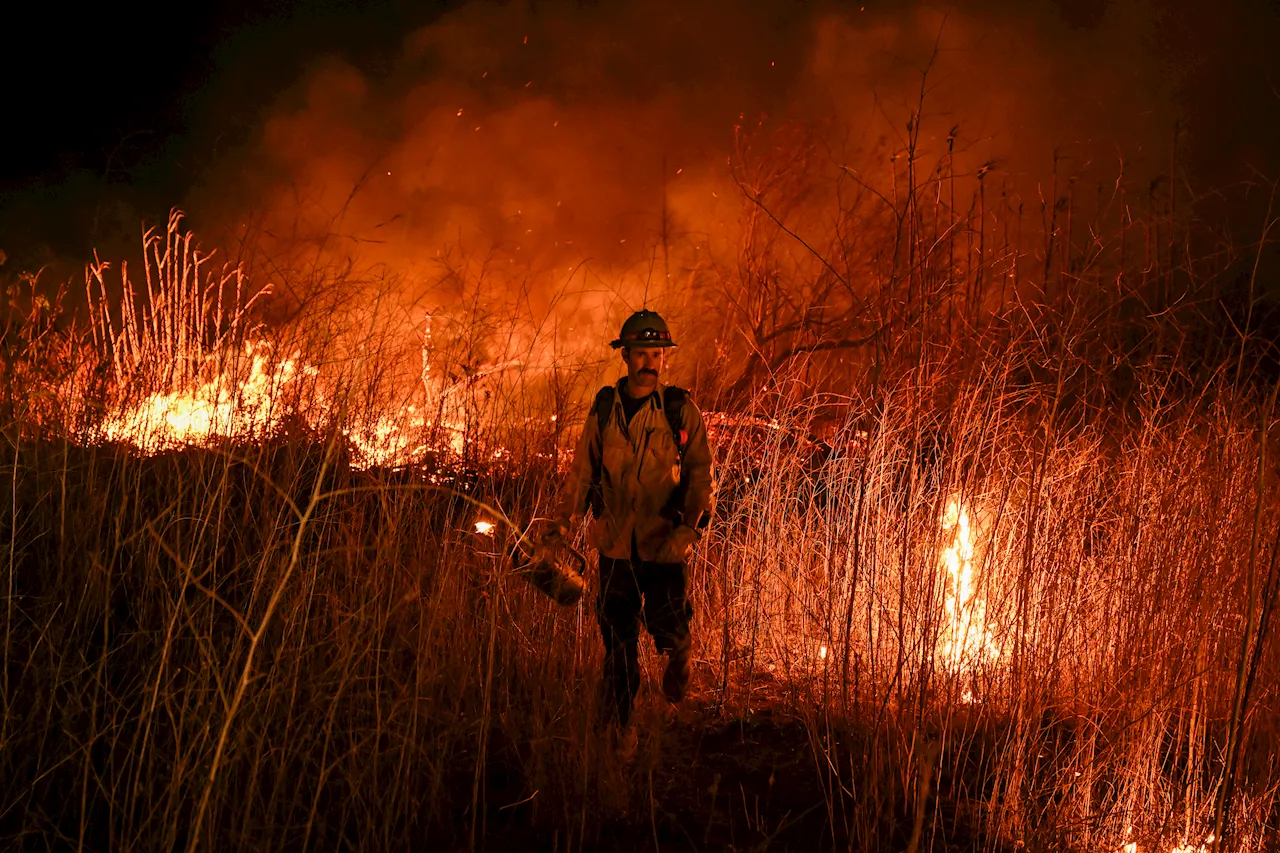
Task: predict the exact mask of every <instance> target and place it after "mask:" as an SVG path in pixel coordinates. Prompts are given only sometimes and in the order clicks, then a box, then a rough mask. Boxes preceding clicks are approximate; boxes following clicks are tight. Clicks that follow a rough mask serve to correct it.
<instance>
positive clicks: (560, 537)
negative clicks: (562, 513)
mask: <svg viewBox="0 0 1280 853" xmlns="http://www.w3.org/2000/svg"><path fill="white" fill-rule="evenodd" d="M568 536H569V525H568V524H567V523H566V522H565V521H564V520H563V519H559V518H553V519H548V520H547V523H546V528H545V529H544V530H543V531H542V536H540V537H539V539H538V541H539V543H540V544H542V545H546V546H552V545H560V544H562V543H563V542H564V541H565V539H567V538H568Z"/></svg>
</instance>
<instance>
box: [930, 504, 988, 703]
mask: <svg viewBox="0 0 1280 853" xmlns="http://www.w3.org/2000/svg"><path fill="white" fill-rule="evenodd" d="M942 528H943V541H944V542H946V543H947V545H946V546H945V547H944V548H943V550H942V565H943V568H944V569H945V570H946V573H947V577H946V593H945V598H944V600H943V623H942V628H941V630H940V631H939V636H938V654H939V657H940V659H941V660H942V661H943V662H944V663H945V664H946V665H947V666H948V668H949V669H950V670H951V671H953V672H955V673H956V674H964V673H968V672H971V671H972V670H973V669H974V668H975V667H977V666H979V665H980V664H983V663H991V662H994V661H996V660H998V659H999V657H1000V646H999V645H998V644H997V643H996V639H995V635H996V634H997V633H998V631H999V626H998V625H996V624H995V623H994V622H990V621H988V619H987V603H986V601H985V599H983V598H982V597H980V596H979V595H978V591H977V589H976V587H975V584H974V578H973V555H974V542H973V527H972V525H971V524H970V521H969V511H968V509H967V508H965V507H964V506H963V505H961V503H960V502H959V501H956V500H953V501H950V502H949V503H948V504H947V511H946V513H945V514H944V515H943V518H942ZM965 697H966V701H969V702H975V701H977V697H976V696H974V695H973V693H972V692H970V691H968V690H966V691H965Z"/></svg>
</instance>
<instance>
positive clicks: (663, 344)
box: [609, 338, 677, 349]
mask: <svg viewBox="0 0 1280 853" xmlns="http://www.w3.org/2000/svg"><path fill="white" fill-rule="evenodd" d="M609 346H611V347H613V348H614V349H622V348H623V347H656V348H658V349H670V348H671V347H674V346H677V344H676V342H675V341H624V340H623V339H622V338H618V339H617V340H615V341H613V342H612V343H610V344H609Z"/></svg>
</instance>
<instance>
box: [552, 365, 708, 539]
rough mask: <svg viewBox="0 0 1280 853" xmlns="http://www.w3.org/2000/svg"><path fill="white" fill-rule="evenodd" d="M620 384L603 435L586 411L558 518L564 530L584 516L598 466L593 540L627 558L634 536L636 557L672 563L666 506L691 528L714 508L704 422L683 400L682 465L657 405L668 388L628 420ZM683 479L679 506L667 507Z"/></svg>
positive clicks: (658, 391) (690, 402)
mask: <svg viewBox="0 0 1280 853" xmlns="http://www.w3.org/2000/svg"><path fill="white" fill-rule="evenodd" d="M625 383H626V378H625V377H624V378H623V379H621V380H619V381H618V384H617V386H616V387H615V390H614V395H613V397H614V399H613V416H612V417H610V418H609V420H608V424H607V425H606V427H605V429H604V433H603V434H601V431H600V426H599V424H598V423H596V413H595V407H594V406H593V407H592V411H591V412H590V413H589V414H588V415H587V423H586V426H585V427H584V428H583V430H582V437H581V438H580V439H579V440H578V446H577V448H576V449H575V450H574V454H573V464H572V465H571V466H570V468H569V481H568V484H567V486H566V488H565V493H564V496H563V498H562V501H561V504H560V512H559V516H558V518H559V522H560V524H562V525H563V526H565V527H566V528H567V527H568V525H569V524H572V523H574V522H576V521H578V520H579V519H581V518H582V517H583V516H584V515H585V514H586V510H587V503H588V498H589V494H590V491H591V480H592V472H593V469H594V468H596V467H597V466H598V467H599V469H600V489H601V497H602V499H603V501H602V503H603V507H604V509H603V512H602V513H601V514H600V517H599V518H597V519H596V520H595V521H594V522H593V523H592V525H591V532H590V536H589V538H590V541H591V544H592V545H593V546H595V547H596V548H599V549H600V552H601V553H602V554H604V555H605V556H606V557H612V558H614V559H619V560H621V559H627V558H629V557H631V556H632V554H631V543H632V535H633V534H634V536H635V544H636V550H637V552H638V553H637V554H635V555H634V556H635V558H637V559H641V560H657V561H660V562H667V561H673V562H674V561H677V560H678V559H679V558H680V556H681V555H678V554H675V555H673V554H672V552H671V551H670V548H669V546H670V540H671V533H672V531H673V530H674V528H675V525H676V522H675V521H674V520H673V516H675V515H676V513H674V512H671V511H670V509H674V510H676V511H677V512H678V513H679V517H680V518H681V519H682V523H684V524H686V525H688V526H690V527H696V526H699V522H700V520H702V521H705V519H709V518H710V515H711V511H712V509H714V507H715V480H714V472H713V470H712V468H713V466H712V460H711V445H710V444H709V443H708V441H707V426H706V423H705V422H704V421H703V418H702V413H701V412H700V411H698V407H697V406H696V405H694V403H693V400H692V399H689V398H686V399H685V401H684V405H683V407H682V408H681V410H680V414H681V422H682V426H683V428H684V432H685V433H686V434H687V436H688V440H687V442H686V443H685V454H684V464H683V466H682V465H681V464H680V451H679V448H678V447H677V446H676V440H675V436H674V435H672V431H671V424H670V422H669V421H668V420H667V415H666V412H665V411H664V410H663V408H662V406H663V402H664V400H665V399H666V398H665V396H664V392H665V390H666V388H665V386H664V385H662V384H659V385H658V387H657V388H656V389H655V390H654V392H653V393H652V394H650V395H649V398H648V399H647V400H646V401H645V404H644V406H643V408H641V409H640V411H638V412H636V414H635V417H633V418H632V419H631V423H630V424H628V423H627V417H626V414H625V412H624V411H623V409H622V395H623V394H625V393H626V391H625V390H624V387H623V386H624V385H625ZM682 477H683V478H684V480H685V481H686V483H687V488H686V491H685V494H684V500H683V501H682V505H681V506H678V507H674V508H668V506H667V505H668V502H669V501H670V500H671V497H672V493H673V492H674V491H675V490H676V487H677V486H678V485H679V484H680V481H681V478H682ZM664 510H667V511H666V512H665V513H664ZM704 514H705V515H704ZM664 549H666V550H664Z"/></svg>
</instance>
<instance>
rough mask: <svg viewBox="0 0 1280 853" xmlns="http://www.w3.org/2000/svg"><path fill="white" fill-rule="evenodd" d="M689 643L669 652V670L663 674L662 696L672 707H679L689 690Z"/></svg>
mask: <svg viewBox="0 0 1280 853" xmlns="http://www.w3.org/2000/svg"><path fill="white" fill-rule="evenodd" d="M690 669H691V666H690V660H689V643H688V642H687V641H686V642H684V643H681V644H680V645H678V646H676V647H675V648H674V649H672V650H671V651H669V652H667V669H666V671H665V672H663V673H662V694H663V695H664V696H666V697H667V701H668V702H670V703H671V704H672V705H679V704H680V702H681V700H682V699H684V695H685V692H686V691H687V690H688V689H689V674H690Z"/></svg>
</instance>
